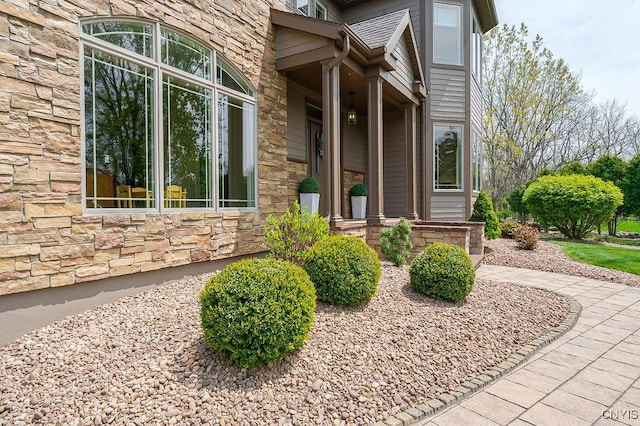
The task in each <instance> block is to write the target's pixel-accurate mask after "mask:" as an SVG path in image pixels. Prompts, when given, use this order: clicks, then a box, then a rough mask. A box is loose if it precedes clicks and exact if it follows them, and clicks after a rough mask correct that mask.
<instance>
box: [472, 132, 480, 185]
mask: <svg viewBox="0 0 640 426" xmlns="http://www.w3.org/2000/svg"><path fill="white" fill-rule="evenodd" d="M471 166H472V171H471V172H472V173H473V190H474V191H480V190H481V189H482V138H481V137H480V135H479V134H478V133H475V132H474V133H473V145H472V146H471Z"/></svg>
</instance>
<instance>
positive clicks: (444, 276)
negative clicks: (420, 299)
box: [409, 243, 476, 302]
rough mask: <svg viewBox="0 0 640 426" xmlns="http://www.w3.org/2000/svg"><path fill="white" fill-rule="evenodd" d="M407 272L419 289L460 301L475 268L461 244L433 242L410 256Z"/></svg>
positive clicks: (469, 291) (426, 292)
mask: <svg viewBox="0 0 640 426" xmlns="http://www.w3.org/2000/svg"><path fill="white" fill-rule="evenodd" d="M409 275H410V277H411V285H412V286H413V287H414V288H415V289H416V290H417V291H419V292H420V293H424V294H426V295H427V296H429V297H433V298H434V299H444V300H450V301H454V302H459V301H461V300H463V299H464V298H465V297H467V295H468V294H469V293H471V290H472V289H473V283H474V282H475V279H476V270H475V268H474V267H473V262H472V261H471V258H470V257H469V255H468V254H467V253H466V252H465V251H464V250H463V249H462V248H460V247H457V246H454V245H452V244H445V243H433V244H431V245H430V246H429V247H427V248H426V249H424V250H423V251H422V252H421V253H420V254H419V255H418V256H416V258H415V259H413V262H411V266H410V267H409Z"/></svg>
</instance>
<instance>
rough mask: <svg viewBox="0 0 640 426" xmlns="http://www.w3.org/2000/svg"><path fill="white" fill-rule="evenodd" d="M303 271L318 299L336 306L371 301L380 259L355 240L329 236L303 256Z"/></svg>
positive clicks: (378, 277)
mask: <svg viewBox="0 0 640 426" xmlns="http://www.w3.org/2000/svg"><path fill="white" fill-rule="evenodd" d="M304 269H305V271H307V273H308V274H309V277H311V281H312V282H313V284H315V286H316V293H317V295H318V299H320V300H322V301H324V302H328V303H331V304H333V305H337V306H355V305H359V304H361V303H365V302H368V301H369V300H371V298H372V297H373V295H374V294H375V292H376V288H377V287H378V281H380V274H381V267H380V259H378V255H377V254H376V252H375V250H373V249H372V248H371V247H369V246H368V245H367V243H365V242H364V241H363V240H361V239H360V238H357V237H349V236H344V235H332V236H329V237H327V238H324V239H322V240H321V241H319V242H317V243H316V244H314V245H313V246H312V247H311V249H309V251H308V252H307V255H306V257H305V260H304Z"/></svg>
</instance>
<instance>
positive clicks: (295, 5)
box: [293, 0, 315, 16]
mask: <svg viewBox="0 0 640 426" xmlns="http://www.w3.org/2000/svg"><path fill="white" fill-rule="evenodd" d="M293 4H294V8H295V12H296V13H299V14H300V15H303V16H311V0H307V13H304V12H303V11H302V10H300V7H299V6H298V0H293ZM314 14H315V9H314Z"/></svg>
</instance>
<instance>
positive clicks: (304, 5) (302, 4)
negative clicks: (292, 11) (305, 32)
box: [296, 0, 309, 16]
mask: <svg viewBox="0 0 640 426" xmlns="http://www.w3.org/2000/svg"><path fill="white" fill-rule="evenodd" d="M296 9H298V12H300V13H302V14H303V15H306V16H309V0H296Z"/></svg>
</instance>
